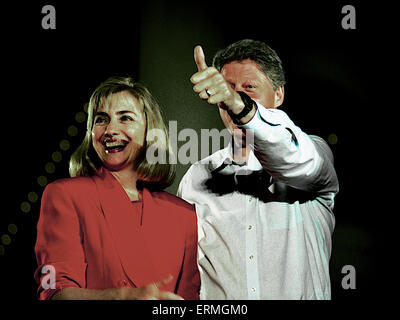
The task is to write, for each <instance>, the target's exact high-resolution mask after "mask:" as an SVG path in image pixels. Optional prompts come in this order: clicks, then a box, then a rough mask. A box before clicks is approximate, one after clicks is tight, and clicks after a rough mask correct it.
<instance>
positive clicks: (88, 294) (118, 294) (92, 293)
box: [52, 275, 183, 300]
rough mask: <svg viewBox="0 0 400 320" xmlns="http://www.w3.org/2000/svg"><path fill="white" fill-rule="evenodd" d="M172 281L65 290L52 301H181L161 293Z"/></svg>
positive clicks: (172, 295)
mask: <svg viewBox="0 0 400 320" xmlns="http://www.w3.org/2000/svg"><path fill="white" fill-rule="evenodd" d="M171 280H172V275H169V276H168V277H167V278H165V279H163V280H161V281H158V282H154V283H151V284H149V285H147V286H144V287H142V288H128V287H123V288H112V289H104V290H91V289H84V288H72V287H71V288H65V289H63V290H61V291H60V292H58V293H57V294H56V295H54V297H53V298H52V299H53V300H183V298H182V297H180V296H178V295H177V294H175V293H172V292H169V291H162V290H160V289H159V288H161V287H162V286H163V285H165V284H167V283H168V282H170V281H171Z"/></svg>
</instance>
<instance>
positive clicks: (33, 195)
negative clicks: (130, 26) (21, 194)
mask: <svg viewBox="0 0 400 320" xmlns="http://www.w3.org/2000/svg"><path fill="white" fill-rule="evenodd" d="M38 199H39V197H38V195H37V193H36V192H35V191H31V192H29V193H28V200H29V201H30V202H36V201H38Z"/></svg>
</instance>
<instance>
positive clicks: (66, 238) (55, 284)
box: [35, 182, 87, 300]
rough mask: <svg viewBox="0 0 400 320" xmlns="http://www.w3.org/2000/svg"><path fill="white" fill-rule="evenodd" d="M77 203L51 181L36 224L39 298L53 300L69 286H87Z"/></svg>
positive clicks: (62, 188) (44, 193) (56, 183)
mask: <svg viewBox="0 0 400 320" xmlns="http://www.w3.org/2000/svg"><path fill="white" fill-rule="evenodd" d="M81 242H82V239H81V235H80V224H79V219H78V216H77V212H76V208H75V204H74V202H73V201H72V199H71V195H70V194H69V192H68V191H67V190H66V189H65V188H64V186H63V184H62V183H59V182H55V183H52V184H49V185H48V186H47V187H46V189H45V191H44V192H43V196H42V205H41V210H40V217H39V221H38V225H37V240H36V245H35V254H36V260H37V264H38V268H37V270H36V272H35V280H36V281H37V282H38V284H39V288H38V292H37V293H38V297H39V299H41V300H48V299H51V298H52V297H53V296H54V295H55V294H56V293H57V292H59V291H60V290H62V289H64V288H67V287H83V288H84V287H85V286H86V277H85V273H86V267H87V264H86V263H85V258H84V256H85V255H84V250H83V247H82V243H81Z"/></svg>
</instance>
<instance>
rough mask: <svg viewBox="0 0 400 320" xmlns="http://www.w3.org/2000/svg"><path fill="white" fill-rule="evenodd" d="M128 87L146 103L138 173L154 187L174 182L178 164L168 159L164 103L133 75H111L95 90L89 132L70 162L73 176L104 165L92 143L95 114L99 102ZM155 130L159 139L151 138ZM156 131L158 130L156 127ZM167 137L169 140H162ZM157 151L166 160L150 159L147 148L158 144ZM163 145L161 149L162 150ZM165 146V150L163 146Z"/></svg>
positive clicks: (146, 184) (91, 105)
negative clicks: (143, 138)
mask: <svg viewBox="0 0 400 320" xmlns="http://www.w3.org/2000/svg"><path fill="white" fill-rule="evenodd" d="M122 91H127V92H129V93H131V94H132V95H133V96H134V97H135V98H136V99H138V100H139V102H140V103H141V104H142V105H143V108H144V113H145V116H146V139H145V145H144V149H143V152H142V153H141V156H140V157H139V159H138V163H137V170H136V171H137V173H138V176H139V180H140V182H141V184H142V185H143V186H146V187H148V188H151V189H164V188H166V187H168V186H170V185H171V184H172V182H173V180H174V178H175V164H172V163H168V159H173V154H172V150H171V146H170V143H169V137H168V132H167V128H166V126H165V124H164V121H163V118H162V115H161V110H160V107H159V105H158V103H157V101H156V100H155V98H154V97H153V96H152V95H151V93H150V92H149V90H148V89H147V88H146V87H145V86H143V85H142V84H140V83H138V82H135V81H134V80H133V79H132V78H131V77H111V78H108V79H107V80H106V81H104V82H103V83H101V84H100V85H99V86H98V87H97V88H96V89H95V90H94V92H93V94H92V95H91V97H90V99H89V103H88V118H87V130H86V135H85V137H84V139H83V141H82V143H81V145H80V146H79V147H78V148H77V149H76V151H75V152H74V153H73V154H72V156H71V159H70V162H69V173H70V175H71V177H77V176H92V175H94V174H95V173H96V170H97V169H99V168H100V167H101V166H102V162H101V161H100V159H99V157H98V156H97V153H96V151H95V150H94V148H93V143H92V129H93V125H94V115H95V114H96V112H97V110H98V108H99V106H101V105H102V104H104V103H107V101H108V100H109V98H110V97H111V95H112V94H114V93H118V92H122ZM153 130H155V131H157V132H161V133H163V134H158V135H157V139H158V140H154V139H153V140H151V141H149V139H151V137H150V136H151V135H149V132H152V131H153ZM153 132H154V131H153ZM160 139H164V140H165V141H159V140H160ZM155 145H157V152H162V153H163V154H165V155H166V163H159V162H156V163H152V162H148V161H147V159H146V151H147V150H148V149H149V148H155ZM160 148H161V150H160ZM162 149H164V150H162Z"/></svg>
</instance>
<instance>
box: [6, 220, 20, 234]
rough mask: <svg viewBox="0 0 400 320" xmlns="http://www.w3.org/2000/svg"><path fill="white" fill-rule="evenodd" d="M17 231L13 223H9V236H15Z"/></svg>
mask: <svg viewBox="0 0 400 320" xmlns="http://www.w3.org/2000/svg"><path fill="white" fill-rule="evenodd" d="M17 231H18V228H17V226H16V225H15V224H14V223H10V224H9V225H8V232H9V233H11V234H16V233H17Z"/></svg>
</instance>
